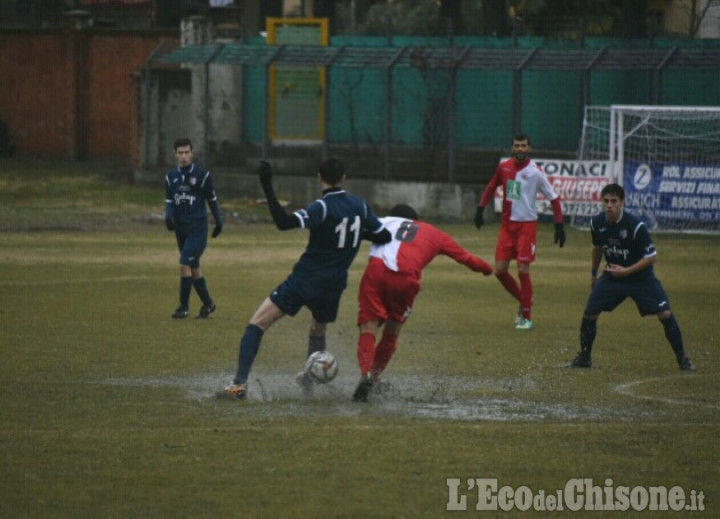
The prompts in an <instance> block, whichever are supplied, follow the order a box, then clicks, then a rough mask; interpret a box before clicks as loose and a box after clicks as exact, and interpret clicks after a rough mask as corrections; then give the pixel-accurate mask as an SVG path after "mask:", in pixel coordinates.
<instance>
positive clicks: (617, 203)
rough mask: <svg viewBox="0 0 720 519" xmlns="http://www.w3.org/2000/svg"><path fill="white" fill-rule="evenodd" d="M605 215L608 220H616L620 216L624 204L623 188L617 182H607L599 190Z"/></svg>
mask: <svg viewBox="0 0 720 519" xmlns="http://www.w3.org/2000/svg"><path fill="white" fill-rule="evenodd" d="M600 198H601V200H602V204H603V209H605V217H606V218H607V219H608V221H609V222H617V221H618V220H620V218H621V217H622V211H623V205H625V190H624V189H623V188H622V186H620V185H619V184H608V185H606V186H605V187H604V188H602V191H600Z"/></svg>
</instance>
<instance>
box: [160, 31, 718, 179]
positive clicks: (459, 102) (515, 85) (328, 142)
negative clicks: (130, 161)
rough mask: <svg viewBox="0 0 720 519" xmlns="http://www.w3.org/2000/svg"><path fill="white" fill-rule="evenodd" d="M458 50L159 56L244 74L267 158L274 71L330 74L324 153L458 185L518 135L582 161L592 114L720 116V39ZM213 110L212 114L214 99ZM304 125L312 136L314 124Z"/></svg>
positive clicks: (249, 117)
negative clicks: (704, 109) (438, 170)
mask: <svg viewBox="0 0 720 519" xmlns="http://www.w3.org/2000/svg"><path fill="white" fill-rule="evenodd" d="M453 43H454V46H453V47H448V46H447V41H446V40H444V39H442V38H395V39H393V40H392V41H389V40H385V39H383V38H360V37H343V38H339V37H338V38H334V39H333V40H332V41H331V45H330V46H328V47H321V46H277V47H271V46H267V45H265V44H264V42H258V43H228V44H218V43H212V44H206V45H193V46H187V47H183V48H181V49H178V50H176V51H174V52H172V53H169V54H166V55H163V56H156V57H153V59H152V61H151V63H149V68H150V69H154V70H157V69H158V67H159V66H161V67H166V66H167V65H168V64H172V63H174V64H179V65H180V64H183V65H187V64H199V63H203V64H207V62H208V60H209V59H212V63H213V65H225V66H229V67H240V68H241V69H242V94H241V96H239V98H238V99H237V103H240V104H241V110H240V111H241V113H242V123H241V126H242V132H241V133H242V135H241V137H240V138H241V140H242V141H244V142H250V143H258V144H262V145H263V153H270V151H271V150H272V147H273V143H272V142H270V141H269V140H268V111H267V95H268V88H269V83H268V82H269V77H270V76H269V74H268V70H269V66H270V64H274V65H283V66H302V67H308V68H310V69H312V68H317V69H321V68H324V69H325V70H326V71H327V75H326V77H327V84H326V85H325V88H326V89H327V91H326V92H325V95H324V96H323V99H324V100H323V103H324V106H323V108H324V110H325V113H324V117H325V121H326V123H325V125H324V135H322V141H323V146H324V149H325V150H328V149H329V148H330V146H334V145H346V146H352V147H358V148H365V149H368V150H375V151H374V152H376V153H379V154H382V155H383V156H384V159H385V160H384V162H385V167H386V168H391V164H392V158H393V155H394V154H396V153H397V152H398V150H402V149H410V150H412V149H417V150H424V151H425V152H427V151H428V150H432V151H436V152H440V153H442V155H443V156H444V157H446V159H443V160H446V161H447V163H446V168H447V171H446V172H447V179H449V180H452V179H453V174H454V167H455V157H456V155H457V153H458V152H460V151H463V150H468V149H477V150H505V149H507V147H508V144H509V142H510V139H511V137H512V135H513V134H515V133H518V132H524V133H527V134H529V135H530V136H531V137H532V140H533V144H534V147H535V148H536V149H542V150H556V151H566V152H571V151H574V150H576V149H577V145H578V139H579V136H580V130H581V125H582V115H583V111H584V108H585V106H587V105H610V104H645V105H647V104H666V105H712V106H715V105H720V81H718V79H719V78H720V41H718V40H709V41H708V40H705V41H703V42H698V41H696V40H662V41H660V40H656V41H653V42H646V41H643V42H628V41H615V40H606V39H591V40H587V41H585V44H584V47H582V48H578V47H577V44H576V43H575V42H572V43H566V44H564V43H563V42H558V41H551V42H545V41H542V40H539V39H537V38H534V39H530V38H527V39H523V38H521V39H519V40H507V39H506V40H503V39H491V38H475V39H472V38H465V39H463V38H456V39H455V40H454V42H453ZM210 57H212V58H210ZM199 70H202V68H200V69H199ZM205 70H206V71H207V70H208V67H205ZM158 73H161V72H159V71H158ZM207 79H208V81H210V80H211V78H207ZM146 96H148V97H150V93H148V92H146ZM207 102H208V103H210V104H212V103H213V99H212V97H210V98H209V99H208V100H207ZM205 109H206V110H209V109H210V107H208V106H206V107H205ZM303 117H304V118H307V119H308V121H309V120H310V119H311V117H310V116H309V115H308V114H305V115H303ZM296 123H297V124H296V126H299V127H302V124H303V121H302V120H298V121H296ZM308 124H310V121H309V122H308ZM312 124H314V125H317V121H316V120H313V121H312ZM209 126H210V127H209V128H205V129H204V131H205V132H206V134H208V133H210V134H211V133H212V132H217V131H219V129H218V128H217V127H214V126H213V123H212V121H210V123H209ZM147 138H149V137H148V136H146V139H147ZM210 140H212V139H210ZM386 173H387V171H386Z"/></svg>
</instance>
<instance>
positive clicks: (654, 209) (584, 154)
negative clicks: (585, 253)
mask: <svg viewBox="0 0 720 519" xmlns="http://www.w3.org/2000/svg"><path fill="white" fill-rule="evenodd" d="M578 155H579V157H578V158H579V159H581V160H608V161H609V163H610V165H611V166H610V170H611V174H610V176H609V179H608V180H609V181H614V182H617V183H619V184H621V185H622V186H623V187H624V189H625V206H626V207H627V208H628V210H630V211H631V212H633V213H634V214H637V215H638V216H639V217H640V218H642V219H643V220H644V221H645V223H646V224H647V225H648V226H649V227H650V228H653V229H656V230H666V231H711V232H720V107H718V106H641V105H612V106H588V107H586V108H585V117H584V121H583V129H582V136H581V139H580V149H579V152H578ZM598 209H601V208H600V207H598ZM573 224H575V225H578V226H585V225H587V218H573Z"/></svg>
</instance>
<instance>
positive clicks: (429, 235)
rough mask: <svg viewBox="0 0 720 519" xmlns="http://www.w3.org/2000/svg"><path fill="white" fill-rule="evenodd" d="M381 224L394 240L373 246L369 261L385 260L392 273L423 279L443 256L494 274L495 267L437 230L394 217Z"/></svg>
mask: <svg viewBox="0 0 720 519" xmlns="http://www.w3.org/2000/svg"><path fill="white" fill-rule="evenodd" d="M380 221H381V222H382V223H383V226H384V227H385V228H386V229H387V230H388V231H389V232H390V234H391V235H392V240H391V241H390V242H388V243H386V244H384V245H372V246H371V247H370V257H373V258H380V259H382V261H383V263H385V266H386V267H387V268H388V269H390V270H392V271H395V272H406V273H411V274H414V275H416V276H417V277H418V278H420V275H421V273H422V270H423V269H424V268H425V266H426V265H427V264H428V263H430V262H431V261H432V260H433V259H434V258H435V257H436V256H438V255H439V254H443V255H445V256H449V257H451V258H452V259H454V260H455V261H457V262H458V263H461V264H463V265H465V266H467V267H468V268H469V269H471V270H473V271H475V272H483V273H490V272H492V266H490V265H489V264H488V263H487V262H486V261H484V260H483V259H481V258H479V257H477V256H475V255H473V254H471V253H470V252H468V251H467V250H465V249H464V248H463V247H461V246H460V245H458V244H457V243H456V242H455V240H454V239H452V238H451V237H450V236H449V235H448V234H446V233H445V232H443V231H441V230H440V229H438V228H437V227H434V226H432V225H430V224H428V223H425V222H420V221H417V220H408V219H407V218H399V217H395V216H388V217H385V218H380Z"/></svg>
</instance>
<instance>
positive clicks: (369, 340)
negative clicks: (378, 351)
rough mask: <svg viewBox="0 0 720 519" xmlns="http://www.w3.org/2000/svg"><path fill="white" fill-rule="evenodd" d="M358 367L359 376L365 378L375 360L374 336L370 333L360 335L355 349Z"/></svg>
mask: <svg viewBox="0 0 720 519" xmlns="http://www.w3.org/2000/svg"><path fill="white" fill-rule="evenodd" d="M357 356H358V366H360V375H361V376H362V377H363V378H365V376H366V375H367V374H368V373H369V372H370V370H371V369H372V365H373V359H374V358H375V335H374V334H372V333H361V334H360V338H359V339H358V347H357Z"/></svg>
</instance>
